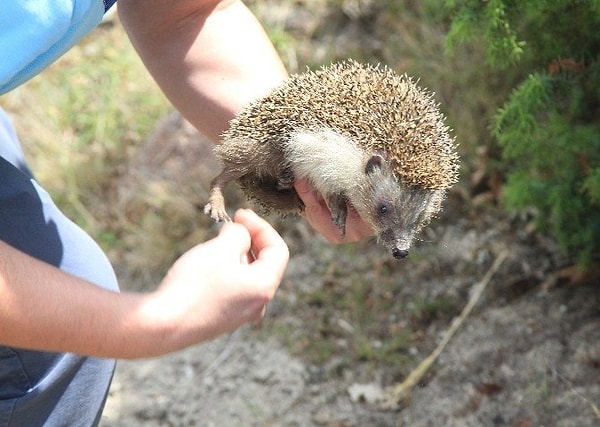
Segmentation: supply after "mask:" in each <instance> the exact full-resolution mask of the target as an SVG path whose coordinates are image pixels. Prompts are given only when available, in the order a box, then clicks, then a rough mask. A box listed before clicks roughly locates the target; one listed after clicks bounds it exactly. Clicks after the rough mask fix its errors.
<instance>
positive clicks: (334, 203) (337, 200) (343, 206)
mask: <svg viewBox="0 0 600 427" xmlns="http://www.w3.org/2000/svg"><path fill="white" fill-rule="evenodd" d="M329 209H331V220H332V221H333V223H334V224H335V225H336V226H337V228H339V229H340V233H341V234H342V238H344V237H346V218H347V217H348V199H346V196H344V195H343V194H334V195H332V196H331V197H330V198H329Z"/></svg>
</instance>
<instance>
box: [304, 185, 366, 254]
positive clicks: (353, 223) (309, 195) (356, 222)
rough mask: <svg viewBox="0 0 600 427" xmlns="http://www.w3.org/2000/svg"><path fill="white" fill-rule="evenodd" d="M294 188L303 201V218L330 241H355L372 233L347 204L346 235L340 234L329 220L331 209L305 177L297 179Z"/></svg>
mask: <svg viewBox="0 0 600 427" xmlns="http://www.w3.org/2000/svg"><path fill="white" fill-rule="evenodd" d="M294 188H295V189H296V192H297V193H298V196H299V197H300V199H301V200H302V201H303V202H304V206H305V207H304V218H306V221H308V223H309V224H310V225H311V226H312V227H313V228H314V229H315V230H317V231H318V232H319V233H321V234H322V235H323V236H324V237H325V238H326V239H327V240H328V241H330V242H332V243H347V242H357V241H359V240H361V239H363V238H365V237H368V236H372V235H373V234H374V231H373V229H372V228H371V226H369V224H367V223H366V222H365V221H364V220H363V219H362V218H361V217H360V215H359V214H358V212H356V210H355V209H354V208H353V207H352V206H348V216H347V218H346V235H345V236H342V234H341V232H340V229H339V228H337V227H336V225H335V224H334V223H333V221H332V220H331V211H330V210H329V207H328V206H327V203H326V202H325V200H324V199H323V198H322V197H321V196H320V195H319V194H317V193H316V192H315V190H314V189H313V188H312V186H311V185H310V183H309V182H308V181H307V180H305V179H298V180H296V182H295V183H294Z"/></svg>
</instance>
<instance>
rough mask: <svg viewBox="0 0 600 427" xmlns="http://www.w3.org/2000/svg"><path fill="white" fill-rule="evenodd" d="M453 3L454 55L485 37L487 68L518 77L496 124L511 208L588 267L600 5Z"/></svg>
mask: <svg viewBox="0 0 600 427" xmlns="http://www.w3.org/2000/svg"><path fill="white" fill-rule="evenodd" d="M446 4H447V6H449V8H450V11H451V13H452V21H451V26H450V30H449V33H448V43H449V45H450V46H451V47H452V46H456V44H457V43H459V42H464V41H466V40H471V39H473V38H474V37H480V38H481V39H482V40H483V42H484V44H485V46H486V57H487V61H488V62H489V64H491V65H493V66H495V67H497V68H499V69H502V70H508V69H511V68H515V67H518V69H519V72H518V73H517V74H516V76H517V79H516V80H515V82H514V83H513V84H514V90H513V92H512V94H511V95H510V97H509V98H508V100H507V101H506V102H505V104H504V105H503V106H502V107H501V108H500V109H499V110H498V111H497V113H496V115H495V117H494V120H493V125H492V132H493V135H494V136H495V138H496V139H497V141H498V142H499V144H500V146H501V148H502V153H503V160H504V165H505V169H506V171H507V183H506V186H505V191H504V201H505V203H506V206H507V207H508V208H509V209H513V210H520V209H523V208H527V207H534V208H536V210H537V212H538V215H537V225H538V226H539V229H540V230H542V231H545V232H548V233H551V234H552V235H554V237H555V238H556V239H557V241H558V242H559V243H560V245H561V246H562V248H563V249H564V250H565V251H566V252H568V253H570V254H573V255H574V256H575V257H576V259H577V262H578V264H579V265H580V266H581V267H583V268H585V267H587V266H589V264H590V262H591V261H592V258H593V256H594V254H595V253H597V252H598V250H599V249H600V215H598V212H600V197H599V195H600V120H599V119H600V55H599V53H598V52H600V33H599V32H598V31H597V29H598V28H600V2H599V1H572V0H563V1H545V0H538V1H530V2H519V1H512V0H490V1H487V2H479V1H473V0H462V1H461V0H451V1H447V2H446Z"/></svg>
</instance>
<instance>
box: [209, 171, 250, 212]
mask: <svg viewBox="0 0 600 427" xmlns="http://www.w3.org/2000/svg"><path fill="white" fill-rule="evenodd" d="M241 174H242V172H240V171H239V170H236V169H232V168H225V169H223V171H222V172H221V173H220V174H219V175H217V177H216V178H215V179H213V180H212V182H211V184H210V192H209V195H208V203H207V204H206V205H205V206H204V213H205V214H207V215H210V217H211V218H212V219H213V220H214V221H216V222H223V221H228V222H230V221H231V218H230V217H229V215H228V214H227V210H226V209H225V197H224V196H223V190H225V187H227V185H228V184H229V183H230V182H231V181H234V180H236V179H238V178H240V175H241Z"/></svg>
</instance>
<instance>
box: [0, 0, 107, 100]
mask: <svg viewBox="0 0 600 427" xmlns="http://www.w3.org/2000/svg"><path fill="white" fill-rule="evenodd" d="M112 3H114V0H103V1H100V0H11V1H5V2H3V4H2V8H1V10H0V58H2V61H0V94H2V93H5V92H8V91H9V90H11V89H13V88H15V87H17V86H18V85H20V84H22V83H24V82H25V81H27V80H29V79H30V78H32V77H33V76H35V75H36V74H38V73H39V72H40V71H42V70H43V69H44V68H46V67H47V66H48V65H50V64H51V63H53V62H54V61H55V60H56V59H58V58H59V57H60V56H61V55H63V54H64V53H65V52H66V51H67V50H69V49H70V48H71V47H72V46H73V45H74V44H75V43H77V42H78V41H79V40H81V38H82V37H83V36H85V35H86V34H87V33H88V32H90V31H91V30H92V29H93V28H95V27H96V26H97V25H98V23H99V22H100V21H101V20H102V16H103V15H104V12H105V10H106V9H107V8H108V7H110V6H111V5H112Z"/></svg>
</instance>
